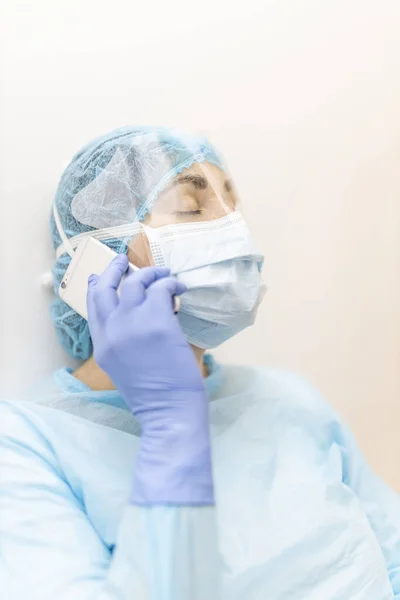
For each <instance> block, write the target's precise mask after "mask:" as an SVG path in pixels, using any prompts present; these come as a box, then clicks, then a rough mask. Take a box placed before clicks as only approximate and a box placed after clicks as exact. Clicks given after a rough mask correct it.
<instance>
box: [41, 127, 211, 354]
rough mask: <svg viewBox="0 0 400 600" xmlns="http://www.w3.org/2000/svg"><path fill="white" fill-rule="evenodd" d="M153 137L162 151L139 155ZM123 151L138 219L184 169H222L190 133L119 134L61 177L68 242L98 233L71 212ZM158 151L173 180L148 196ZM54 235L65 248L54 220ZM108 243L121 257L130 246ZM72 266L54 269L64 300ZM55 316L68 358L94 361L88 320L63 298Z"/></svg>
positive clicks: (95, 144)
mask: <svg viewBox="0 0 400 600" xmlns="http://www.w3.org/2000/svg"><path fill="white" fill-rule="evenodd" d="M149 133H152V134H155V136H156V138H157V147H156V148H154V147H151V148H149V155H148V156H143V152H140V151H139V150H138V147H137V140H138V138H140V137H141V136H144V135H146V134H149ZM118 149H123V150H124V153H125V155H126V153H128V164H129V167H130V172H129V176H130V179H129V181H126V182H125V183H126V186H127V187H129V189H130V191H131V193H132V203H133V204H134V205H135V210H136V214H137V220H143V219H144V218H145V216H146V215H147V214H148V213H149V212H151V208H152V205H151V204H149V202H148V200H149V199H150V198H151V199H152V201H154V200H155V199H156V198H157V193H159V192H160V191H161V190H162V188H163V187H165V185H167V183H168V180H172V179H173V178H174V177H175V176H176V175H177V174H178V173H180V172H181V171H182V170H183V169H184V168H187V167H189V166H191V165H192V164H193V163H195V162H203V161H207V162H210V163H212V164H215V165H217V166H222V159H221V158H220V156H219V155H218V154H217V152H216V151H215V149H214V148H213V147H212V146H211V144H210V143H209V142H208V141H207V140H205V139H203V138H196V137H194V136H190V135H188V134H186V133H185V132H182V131H179V130H176V129H168V128H157V127H135V126H127V127H122V128H120V129H116V130H115V131H112V132H110V133H108V134H106V135H104V136H102V137H100V138H97V139H96V140H94V141H92V142H90V143H89V144H88V145H86V146H85V147H84V148H82V150H80V151H79V152H78V153H77V154H76V155H75V156H74V157H73V159H72V161H71V163H70V164H69V166H68V167H67V168H66V169H65V171H64V173H63V175H62V177H61V181H60V184H59V186H58V189H57V193H56V196H55V200H54V201H55V205H56V207H57V210H58V213H59V215H60V219H61V224H62V226H63V229H64V231H65V233H66V235H67V236H68V237H72V236H74V235H78V234H80V233H84V232H88V231H93V230H94V228H93V227H89V226H86V225H83V224H82V223H80V222H78V221H77V220H76V219H75V218H74V216H73V214H72V212H71V203H72V201H73V199H74V198H75V196H76V195H77V194H78V193H79V192H80V191H81V190H82V189H83V188H85V187H86V186H88V185H89V184H90V183H91V182H92V181H93V180H95V179H96V178H97V177H98V176H99V175H100V174H101V173H102V172H103V171H106V170H107V165H108V164H109V163H110V162H111V160H112V158H113V157H114V155H115V153H116V152H117V151H118ZM157 152H159V155H160V157H161V158H163V157H165V156H168V158H169V160H170V164H171V170H170V173H169V179H167V180H166V179H163V181H162V187H160V186H161V182H160V181H159V180H158V179H157V177H156V178H155V179H154V182H153V183H152V186H151V187H150V194H149V195H146V194H144V193H143V186H142V185H141V179H142V178H143V176H144V177H146V179H147V183H146V186H145V188H146V190H147V188H148V180H149V178H150V180H151V173H152V171H153V170H154V171H155V172H157V164H156V157H157ZM143 169H145V173H143ZM50 230H51V236H52V240H53V244H54V248H57V247H58V246H59V245H60V244H61V238H60V235H59V233H58V230H57V227H56V224H55V221H54V217H53V215H52V216H51V219H50ZM104 243H106V244H107V245H108V246H109V247H110V248H112V249H113V250H115V251H116V252H118V253H124V252H126V246H125V245H124V244H123V243H121V240H105V241H104ZM70 262H71V257H70V256H69V255H68V254H63V255H62V256H61V257H60V258H59V259H58V260H57V261H56V263H55V265H54V267H53V282H54V291H55V293H56V295H58V288H59V285H60V283H61V280H62V278H63V276H64V274H65V271H66V270H67V268H68V265H69V264H70ZM51 315H52V319H53V322H54V324H55V327H56V331H57V335H58V339H59V342H60V344H61V345H62V346H63V348H64V349H65V350H66V351H67V352H68V354H70V355H71V356H73V357H74V358H78V359H81V360H86V359H87V358H89V356H90V355H91V354H92V350H93V348H92V342H91V339H90V333H89V327H88V324H87V322H86V321H85V319H83V318H82V317H80V316H79V315H78V314H77V313H76V312H75V311H73V310H72V309H71V308H70V307H69V306H68V305H67V304H65V302H63V301H62V300H61V299H60V298H57V300H55V301H54V303H53V305H52V309H51Z"/></svg>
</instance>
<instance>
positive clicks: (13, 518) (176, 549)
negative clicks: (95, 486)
mask: <svg viewBox="0 0 400 600" xmlns="http://www.w3.org/2000/svg"><path fill="white" fill-rule="evenodd" d="M215 549H216V540H215V524H214V508H213V507H174V506H171V507H165V506H154V507H144V506H133V505H128V506H127V507H126V509H125V511H124V514H123V515H122V518H121V522H120V526H119V535H118V540H117V544H116V547H115V549H114V551H113V552H112V551H111V550H110V549H109V548H107V547H106V546H105V545H104V544H103V543H102V541H101V540H100V538H99V537H98V535H97V533H96V531H95V530H94V528H93V526H92V525H91V523H90V521H89V519H88V518H87V515H86V514H85V512H84V509H83V507H82V504H81V502H80V500H79V499H78V498H76V496H75V495H74V493H73V491H72V490H71V488H70V486H69V484H68V482H67V481H65V479H64V477H63V473H62V471H61V470H60V468H59V465H58V461H57V457H56V455H55V453H54V451H53V449H52V448H51V446H50V445H49V444H48V442H47V441H46V439H45V438H44V437H43V435H42V434H41V432H40V430H39V427H38V424H37V423H35V418H34V416H33V418H30V415H29V414H25V413H24V412H22V411H20V410H19V409H18V408H17V406H15V405H11V404H3V405H2V407H1V408H0V582H1V591H2V597H3V596H4V598H7V600H25V599H26V598H29V599H30V600H54V599H55V598H57V600H70V599H72V598H73V599H74V600H139V599H140V600H150V599H151V600H153V598H155V599H156V600H158V599H160V600H170V599H171V598H173V599H174V600H187V598H191V600H192V599H193V600H203V599H207V600H209V599H211V600H214V598H215V596H213V593H214V592H213V590H215V580H214V577H215V567H216V565H217V560H216V556H215Z"/></svg>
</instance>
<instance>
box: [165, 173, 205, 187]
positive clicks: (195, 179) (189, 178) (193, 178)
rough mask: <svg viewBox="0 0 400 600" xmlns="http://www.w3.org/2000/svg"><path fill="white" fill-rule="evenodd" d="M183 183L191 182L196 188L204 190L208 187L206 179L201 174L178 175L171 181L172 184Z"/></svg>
mask: <svg viewBox="0 0 400 600" xmlns="http://www.w3.org/2000/svg"><path fill="white" fill-rule="evenodd" d="M184 183H191V184H192V185H193V186H194V187H195V188H196V189H197V190H205V189H206V188H207V187H208V181H207V179H206V178H205V177H202V175H180V176H179V177H177V178H176V179H175V180H174V181H173V182H172V185H173V186H175V185H180V184H184Z"/></svg>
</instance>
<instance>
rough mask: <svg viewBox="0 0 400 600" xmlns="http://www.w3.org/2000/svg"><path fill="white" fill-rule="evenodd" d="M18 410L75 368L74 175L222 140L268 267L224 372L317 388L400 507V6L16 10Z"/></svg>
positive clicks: (50, 4)
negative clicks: (63, 327)
mask: <svg viewBox="0 0 400 600" xmlns="http://www.w3.org/2000/svg"><path fill="white" fill-rule="evenodd" d="M0 16H1V19H0V21H1V31H0V34H1V40H2V41H1V63H0V69H1V71H0V75H1V95H2V96H1V139H0V144H1V147H0V149H1V155H0V160H1V168H2V170H1V216H2V218H1V236H0V239H1V242H0V245H1V246H0V252H1V261H0V277H1V282H2V284H1V298H0V302H1V306H0V314H1V319H2V320H1V323H0V325H1V338H0V344H1V357H0V358H1V362H0V364H1V393H2V394H8V395H11V394H12V395H18V393H19V392H20V391H21V390H22V389H23V388H25V387H26V386H27V385H29V384H31V383H33V382H35V381H38V380H39V379H40V378H42V377H43V376H45V375H46V374H48V373H49V372H50V371H51V370H52V369H54V368H55V367H57V366H59V365H63V364H65V362H66V360H65V357H64V355H63V354H62V352H61V350H59V349H58V347H57V343H56V341H55V335H54V332H53V330H52V327H51V324H50V321H49V318H48V315H47V305H48V302H49V296H48V295H46V293H45V292H43V290H42V289H41V288H40V285H39V276H40V274H41V273H42V272H43V271H45V270H46V269H47V268H48V267H49V266H50V265H51V260H52V259H51V256H52V254H51V247H50V243H49V239H48V229H47V217H48V213H49V209H50V203H51V200H52V197H53V194H54V190H55V186H56V184H57V180H58V178H59V176H60V173H61V170H62V168H63V166H64V165H65V164H66V162H67V161H68V160H69V159H70V158H71V155H72V154H73V153H74V152H75V151H76V150H77V149H78V148H79V147H80V146H81V145H82V144H84V143H86V142H87V141H88V140H90V139H91V138H92V137H93V136H97V135H99V134H101V133H103V132H106V131H107V130H109V129H111V128H114V127H116V126H120V125H124V124H128V123H139V124H163V125H164V124H169V125H176V126H181V127H185V128H188V129H190V130H194V131H200V132H204V133H206V134H208V135H209V136H210V138H211V139H212V140H213V141H214V142H215V143H216V144H217V145H219V147H220V148H221V150H222V151H223V153H224V154H225V156H226V158H227V159H228V162H229V164H230V166H231V169H232V171H233V173H234V174H235V177H236V181H237V184H238V187H239V190H240V192H241V195H242V197H243V201H244V203H245V210H246V214H247V216H248V219H249V220H250V222H251V225H252V227H253V230H254V233H255V236H256V238H257V240H258V241H259V243H260V245H261V247H262V249H263V250H264V251H265V253H266V256H267V271H266V272H267V277H268V284H269V294H268V296H267V299H266V301H265V304H264V306H263V308H262V310H261V313H260V318H259V321H258V324H257V326H256V327H255V328H253V329H252V330H249V331H247V332H245V333H244V334H242V335H240V336H239V337H238V338H236V339H234V340H232V341H231V342H229V343H228V344H226V345H225V346H224V347H223V348H221V349H220V350H219V351H218V352H217V356H218V357H219V358H221V359H223V360H227V361H236V362H241V363H249V364H253V363H261V364H265V365H269V364H270V365H274V366H280V367H284V368H287V369H293V370H296V371H299V372H300V373H302V374H303V375H304V376H306V377H307V378H309V379H310V380H311V381H312V382H313V383H314V384H315V385H316V386H317V387H319V388H320V389H321V391H322V392H323V393H324V395H325V396H326V398H327V399H328V401H329V402H330V403H331V404H332V405H334V406H335V407H336V408H337V409H338V410H339V412H340V413H341V414H342V415H343V416H344V417H345V419H346V420H347V421H348V422H349V423H350V424H351V426H352V428H353V430H354V431H355V433H356V435H357V437H358V439H359V442H360V445H361V446H362V448H363V449H364V451H365V452H366V454H367V456H368V458H369V460H370V462H371V464H372V465H373V466H374V467H375V468H376V469H377V470H378V471H379V473H380V474H381V475H382V476H383V477H385V478H386V479H387V480H388V481H390V482H391V483H392V484H393V485H395V486H396V487H397V488H398V489H399V490H400V467H399V466H398V465H399V463H400V461H399V459H400V435H399V421H400V408H399V404H400V352H399V350H400V277H399V273H400V256H399V239H400V236H399V223H400V163H399V159H400V3H399V2H398V0H382V1H379V2H378V1H377V0H325V1H323V2H321V0H297V1H294V0H279V1H278V0H276V1H272V0H247V2H235V1H234V0H230V1H228V0H219V1H218V2H217V1H216V0H203V1H202V2H198V3H188V2H184V1H183V0H177V1H175V2H173V1H172V2H165V1H161V0H158V1H156V0H153V1H147V2H137V1H136V2H135V1H132V0H129V1H128V0H114V1H113V2H112V3H110V2H108V1H107V2H105V1H104V0H85V1H82V0H69V1H68V2H54V0H36V1H35V2H32V1H31V0H3V3H2V4H1V15H0Z"/></svg>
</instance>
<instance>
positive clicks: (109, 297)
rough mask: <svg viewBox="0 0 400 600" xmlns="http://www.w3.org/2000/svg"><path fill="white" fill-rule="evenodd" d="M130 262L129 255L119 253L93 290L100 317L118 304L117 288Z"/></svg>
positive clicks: (103, 316) (105, 315)
mask: <svg viewBox="0 0 400 600" xmlns="http://www.w3.org/2000/svg"><path fill="white" fill-rule="evenodd" d="M128 264H129V262H128V257H127V256H126V255H125V254H118V256H116V257H115V258H114V259H113V260H112V261H111V262H110V264H109V265H108V267H107V268H106V269H105V270H104V272H103V273H102V274H101V275H100V277H99V279H98V281H97V284H96V285H95V288H94V290H93V296H94V303H95V305H96V309H97V314H98V316H99V318H102V319H104V318H106V317H107V315H109V314H110V313H111V312H112V311H113V310H114V309H115V308H116V307H117V306H118V303H119V299H118V294H117V290H118V288H119V285H120V283H121V279H122V277H123V275H124V273H125V272H126V270H127V268H128Z"/></svg>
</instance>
